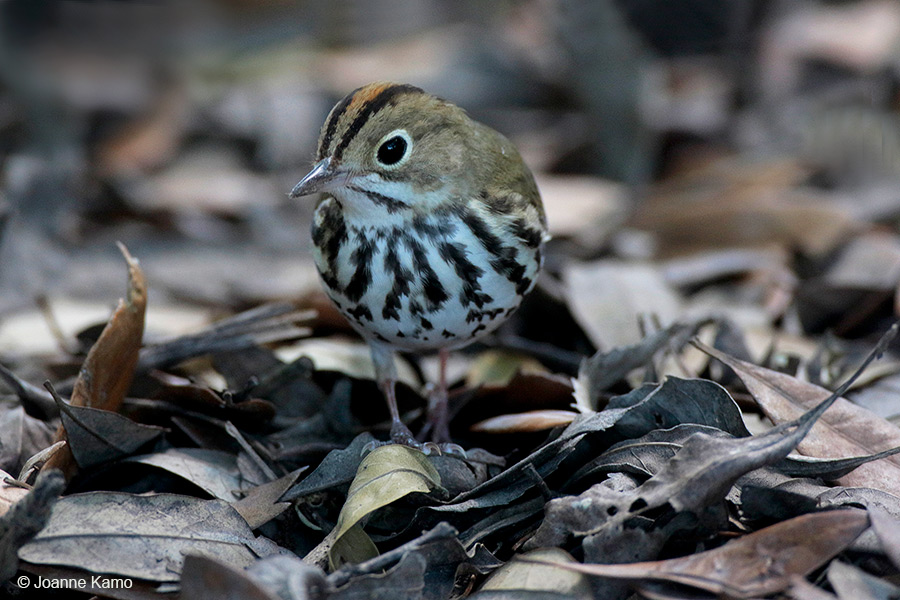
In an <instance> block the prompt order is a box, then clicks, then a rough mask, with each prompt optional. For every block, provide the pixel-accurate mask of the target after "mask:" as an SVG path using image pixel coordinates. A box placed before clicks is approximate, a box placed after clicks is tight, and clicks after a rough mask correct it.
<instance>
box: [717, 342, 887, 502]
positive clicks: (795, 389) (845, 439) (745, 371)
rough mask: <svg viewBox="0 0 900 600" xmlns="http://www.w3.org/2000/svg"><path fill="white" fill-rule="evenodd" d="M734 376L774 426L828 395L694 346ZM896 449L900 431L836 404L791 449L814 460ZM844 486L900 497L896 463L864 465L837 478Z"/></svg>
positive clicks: (840, 400) (883, 461) (861, 411)
mask: <svg viewBox="0 0 900 600" xmlns="http://www.w3.org/2000/svg"><path fill="white" fill-rule="evenodd" d="M700 347H701V349H702V350H703V351H704V352H706V353H707V354H709V355H710V356H712V357H714V358H716V359H718V360H720V361H722V362H723V363H725V364H726V365H728V366H729V367H731V368H732V369H734V371H735V372H736V373H737V374H738V376H739V377H740V378H741V380H742V381H743V382H744V385H746V386H747V389H748V390H750V393H751V394H752V395H753V397H754V398H755V399H756V402H757V403H758V404H759V406H760V408H762V410H763V412H765V413H766V416H767V417H769V418H770V419H771V420H772V421H773V422H775V423H776V424H781V423H786V422H788V421H793V420H794V419H797V418H798V417H800V415H802V414H803V413H805V412H806V411H808V410H810V409H811V408H813V407H814V406H816V405H818V404H819V403H820V402H822V401H823V400H825V399H826V398H828V396H830V395H831V392H829V391H828V390H826V389H824V388H821V387H819V386H817V385H814V384H812V383H807V382H804V381H800V380H799V379H797V378H795V377H791V376H790V375H786V374H784V373H779V372H777V371H772V370H771V369H766V368H765V367H760V366H757V365H753V364H750V363H748V362H744V361H742V360H738V359H736V358H734V357H732V356H729V355H727V354H724V353H722V352H719V351H718V350H716V349H714V348H711V347H709V346H704V345H702V344H700ZM897 446H900V428H898V427H897V426H896V425H893V424H892V423H890V422H889V421H887V420H886V419H883V418H881V417H879V416H878V415H876V414H875V413H873V412H871V411H869V410H866V409H865V408H862V407H861V406H857V405H856V404H853V403H852V402H850V401H848V400H845V399H844V398H838V399H837V401H836V402H835V403H834V405H833V406H832V407H831V408H829V409H828V410H827V411H826V412H825V414H824V415H822V418H821V419H819V421H818V422H817V423H816V424H815V425H814V426H813V428H812V429H811V430H810V432H809V433H808V434H807V435H806V437H805V438H803V441H801V442H800V444H799V445H798V446H797V450H798V452H800V453H801V454H805V455H806V456H814V457H817V458H849V457H852V456H864V455H866V454H874V453H876V452H881V451H882V450H888V449H890V448H896V447H897ZM838 481H839V483H841V484H842V485H845V486H858V487H871V488H875V489H879V490H882V491H885V492H889V493H891V494H894V495H898V496H900V457H897V456H896V455H894V456H890V457H887V458H883V459H881V460H877V461H874V462H870V463H866V464H864V465H862V466H860V467H857V468H856V470H854V471H853V472H851V473H849V474H847V475H845V476H844V477H842V478H840V479H839V480H838Z"/></svg>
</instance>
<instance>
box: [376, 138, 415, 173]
mask: <svg viewBox="0 0 900 600" xmlns="http://www.w3.org/2000/svg"><path fill="white" fill-rule="evenodd" d="M411 148H412V139H410V137H409V134H408V133H406V132H405V131H403V130H402V129H398V130H397V131H392V132H391V133H389V134H387V135H386V136H384V138H383V139H382V141H381V144H379V145H378V151H377V152H376V153H375V161H376V162H377V163H378V164H380V165H381V166H383V167H389V168H396V167H399V166H400V165H401V164H403V163H404V162H405V161H406V159H407V158H408V157H409V152H410V149H411Z"/></svg>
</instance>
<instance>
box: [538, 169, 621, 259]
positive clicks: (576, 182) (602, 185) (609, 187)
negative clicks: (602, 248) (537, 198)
mask: <svg viewBox="0 0 900 600" xmlns="http://www.w3.org/2000/svg"><path fill="white" fill-rule="evenodd" d="M537 184H538V189H540V191H541V199H542V200H543V202H544V209H545V210H546V212H547V224H548V225H549V226H550V235H552V236H553V237H575V238H576V239H577V240H578V241H579V242H581V243H582V244H583V245H584V246H586V247H591V248H594V247H597V246H599V245H600V242H602V240H603V239H604V237H606V236H608V235H609V234H610V233H612V232H613V231H614V230H615V229H616V228H618V227H620V226H621V225H622V223H623V222H624V221H625V218H626V216H627V211H628V209H629V203H628V196H627V190H626V189H625V187H624V186H622V184H620V183H615V182H612V181H608V180H605V179H600V178H597V177H574V176H560V175H540V176H538V177H537Z"/></svg>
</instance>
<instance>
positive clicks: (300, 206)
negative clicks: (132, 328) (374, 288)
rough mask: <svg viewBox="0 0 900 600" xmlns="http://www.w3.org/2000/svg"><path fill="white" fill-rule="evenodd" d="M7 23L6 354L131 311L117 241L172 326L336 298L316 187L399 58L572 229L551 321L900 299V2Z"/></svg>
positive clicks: (222, 14)
mask: <svg viewBox="0 0 900 600" xmlns="http://www.w3.org/2000/svg"><path fill="white" fill-rule="evenodd" d="M0 20H2V36H0V44H2V48H0V351H11V350H13V349H17V350H23V349H25V350H28V349H32V350H33V349H40V348H45V347H48V346H49V347H52V346H53V344H54V341H53V336H52V335H50V331H49V330H50V328H49V327H48V325H47V320H48V318H49V317H48V315H52V319H50V320H51V321H52V320H54V319H55V320H56V321H57V324H59V325H61V326H62V328H63V329H64V330H65V331H66V332H67V333H68V332H74V331H77V329H78V327H80V326H84V325H85V324H87V323H90V322H92V321H94V320H102V319H105V317H106V315H108V312H109V307H110V306H111V304H112V302H113V301H114V299H115V298H117V297H119V296H121V295H122V293H123V290H124V279H125V274H124V266H123V264H122V260H121V257H120V256H119V255H118V252H117V250H116V248H115V241H117V240H120V241H122V242H124V243H125V244H126V245H127V246H128V248H129V249H130V251H131V252H132V254H133V255H135V256H136V257H137V258H139V259H140V260H141V263H142V265H143V267H144V268H145V270H146V272H147V275H148V280H149V283H150V290H151V292H150V304H149V320H148V328H149V331H148V335H153V334H154V332H161V333H178V332H181V331H184V330H189V329H191V328H192V327H196V326H197V325H199V324H201V323H204V322H206V321H208V320H209V319H210V318H212V317H214V316H217V315H221V314H225V313H229V312H232V311H234V310H238V309H241V308H246V307H249V306H254V305H257V304H260V303H263V302H267V301H272V300H279V299H290V300H294V301H298V302H301V303H302V302H304V301H308V302H309V303H312V304H315V302H316V301H317V300H316V298H315V295H316V294H318V293H319V292H318V289H319V288H318V282H317V280H316V276H315V272H314V269H313V267H312V263H311V259H310V253H309V246H310V241H309V233H308V227H309V220H310V215H311V213H312V210H313V208H314V205H313V204H314V203H313V202H312V201H310V200H309V199H301V200H299V201H293V200H289V199H288V198H287V192H288V191H289V190H290V189H291V187H292V186H293V185H294V184H295V183H296V182H297V181H298V180H299V178H300V177H301V176H302V175H303V174H305V173H306V171H307V170H308V168H309V166H310V164H311V159H312V157H313V154H314V150H315V142H316V138H317V135H318V131H319V128H320V126H321V124H322V122H323V121H324V118H325V116H326V114H327V112H328V110H329V109H330V108H331V106H332V105H333V104H334V103H335V102H336V101H337V100H338V99H339V98H341V97H342V96H344V95H345V94H346V93H347V92H349V91H350V90H352V89H354V88H356V87H358V86H360V85H362V84H365V83H368V82H370V81H375V80H395V81H401V82H409V83H413V84H415V85H418V86H420V87H423V88H425V89H426V90H428V91H430V92H433V93H435V94H437V95H439V96H442V97H444V98H446V99H448V100H451V101H453V102H455V103H457V104H459V105H460V106H462V107H464V108H465V109H466V110H468V111H469V113H470V114H471V115H472V116H473V117H474V118H476V119H478V120H481V121H483V122H485V123H487V124H489V125H491V126H493V127H494V128H496V129H498V130H500V131H502V132H503V133H505V134H506V135H507V136H508V137H510V138H511V139H512V140H513V141H514V142H515V143H516V144H517V146H518V147H519V148H520V149H521V151H522V153H523V155H524V156H525V158H526V160H527V162H528V163H529V164H530V166H531V167H532V169H533V170H534V171H535V173H536V174H537V175H538V179H539V183H540V186H541V189H542V194H543V196H544V200H545V203H546V204H547V209H548V213H549V219H550V225H551V230H552V232H553V234H554V237H555V240H554V241H553V242H552V245H551V248H550V251H549V254H548V263H547V267H548V268H547V273H546V274H545V276H544V277H543V281H542V282H541V288H540V290H539V291H538V293H536V294H535V295H534V299H533V300H532V301H531V302H532V304H535V303H537V304H538V305H540V306H552V307H558V308H559V310H558V311H557V313H560V314H562V313H565V315H563V316H562V317H560V319H562V320H566V319H568V320H569V321H571V320H572V319H574V321H576V322H577V323H578V325H580V328H579V329H576V328H574V327H573V328H569V329H566V328H565V327H563V328H561V329H560V328H556V334H555V335H556V338H554V337H553V336H552V335H551V334H550V333H546V334H541V333H540V332H534V333H533V335H532V337H535V338H538V339H543V340H544V341H548V342H553V343H554V344H555V345H556V346H559V347H562V348H565V349H568V350H577V351H581V352H590V351H592V349H593V348H598V347H607V348H609V347H615V346H617V345H620V344H623V343H629V342H633V341H634V340H636V339H637V337H639V335H640V333H641V331H640V326H639V320H640V319H639V317H640V316H641V315H653V316H654V318H656V319H658V320H660V321H662V322H667V321H671V320H673V319H675V318H680V317H686V316H690V317H702V316H705V315H716V316H720V317H723V318H727V319H729V320H731V321H733V322H734V323H737V324H739V325H740V326H742V327H743V328H744V330H745V331H763V332H767V335H768V334H769V333H771V331H772V330H773V328H778V329H780V330H783V331H784V332H786V333H788V334H793V335H798V336H800V335H804V334H807V333H818V332H822V331H825V330H829V331H834V332H835V333H837V334H838V335H840V336H845V337H860V336H864V335H868V334H870V333H872V332H873V331H877V330H879V329H883V326H884V323H885V322H887V321H888V320H890V319H892V318H894V316H895V314H896V312H897V310H896V300H895V298H896V291H897V286H898V282H900V239H898V237H897V223H898V217H900V187H898V185H897V181H898V176H900V128H898V120H897V119H898V109H900V102H898V101H900V95H898V90H900V87H898V73H900V71H898V70H900V3H897V2H895V1H893V0H853V1H825V0H732V1H730V2H721V1H719V0H683V1H680V2H670V1H668V0H519V1H513V0H495V1H492V2H478V1H475V0H470V1H460V2H441V1H440V0H366V1H364V0H305V1H296V2H292V1H289V0H191V1H190V2H174V1H171V2H165V1H158V2H130V1H129V2H121V1H102V0H101V1H84V2H81V1H62V0H8V1H6V2H3V3H2V4H0ZM310 295H312V296H310ZM304 298H306V299H307V300H302V299H304ZM557 313H554V312H553V311H550V312H549V313H547V314H557ZM529 314H532V313H529V310H528V308H527V307H526V309H525V311H524V312H523V315H524V317H523V318H526V319H527V318H528V317H529ZM569 315H570V316H569ZM581 331H584V332H585V334H584V335H582V333H581ZM567 332H568V333H567ZM572 332H575V333H572ZM565 336H568V338H566V339H560V338H561V337H565ZM769 337H771V336H769ZM760 339H763V338H760ZM766 339H769V338H766ZM759 345H764V342H762V341H761V342H760V343H759ZM592 347H593V348H592Z"/></svg>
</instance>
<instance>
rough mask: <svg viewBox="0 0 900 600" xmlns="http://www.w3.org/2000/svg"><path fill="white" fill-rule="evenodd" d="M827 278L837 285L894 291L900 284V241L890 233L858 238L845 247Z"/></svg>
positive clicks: (830, 283) (866, 235) (869, 234)
mask: <svg viewBox="0 0 900 600" xmlns="http://www.w3.org/2000/svg"><path fill="white" fill-rule="evenodd" d="M825 280H826V281H827V282H828V284H829V285H831V286H833V287H849V288H863V289H870V290H893V289H894V288H895V287H896V286H897V284H898V283H900V240H898V239H897V236H896V235H894V234H892V233H891V234H889V233H886V232H871V233H867V234H864V235H861V236H858V237H856V238H854V239H853V240H851V241H850V242H849V243H848V244H847V245H846V246H845V247H844V248H843V249H842V250H841V253H840V256H838V259H837V261H835V263H834V264H833V265H832V266H831V268H830V269H829V270H828V273H827V274H826V275H825Z"/></svg>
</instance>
